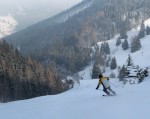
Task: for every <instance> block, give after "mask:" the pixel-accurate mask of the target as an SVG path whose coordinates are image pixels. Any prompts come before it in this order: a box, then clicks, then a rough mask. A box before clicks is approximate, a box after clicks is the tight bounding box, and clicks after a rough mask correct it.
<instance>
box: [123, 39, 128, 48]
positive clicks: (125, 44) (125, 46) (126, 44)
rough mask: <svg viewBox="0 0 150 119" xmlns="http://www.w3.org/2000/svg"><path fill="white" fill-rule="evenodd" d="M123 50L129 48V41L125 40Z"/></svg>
mask: <svg viewBox="0 0 150 119" xmlns="http://www.w3.org/2000/svg"><path fill="white" fill-rule="evenodd" d="M122 48H123V50H127V49H128V48H129V44H128V40H127V39H125V40H124V42H123V43H122Z"/></svg>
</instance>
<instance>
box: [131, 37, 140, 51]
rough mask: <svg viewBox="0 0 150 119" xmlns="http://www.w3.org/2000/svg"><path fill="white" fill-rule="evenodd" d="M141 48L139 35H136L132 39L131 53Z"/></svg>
mask: <svg viewBox="0 0 150 119" xmlns="http://www.w3.org/2000/svg"><path fill="white" fill-rule="evenodd" d="M140 48H141V42H140V40H139V39H138V37H134V38H133V39H132V41H131V53H133V52H136V51H138V50H140Z"/></svg>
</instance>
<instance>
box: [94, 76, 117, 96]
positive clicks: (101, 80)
mask: <svg viewBox="0 0 150 119" xmlns="http://www.w3.org/2000/svg"><path fill="white" fill-rule="evenodd" d="M100 84H102V85H103V91H104V92H105V93H106V94H107V95H112V94H113V95H116V93H115V91H113V90H112V89H111V88H110V83H109V78H108V77H104V76H103V75H102V74H100V75H99V82H98V84H97V87H96V90H97V89H98V88H99V86H100ZM107 89H108V90H109V91H110V92H111V93H112V94H111V93H110V92H109V91H108V90H107Z"/></svg>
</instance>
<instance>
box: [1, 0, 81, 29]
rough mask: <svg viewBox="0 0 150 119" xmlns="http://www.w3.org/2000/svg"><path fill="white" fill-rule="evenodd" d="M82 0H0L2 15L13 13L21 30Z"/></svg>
mask: <svg viewBox="0 0 150 119" xmlns="http://www.w3.org/2000/svg"><path fill="white" fill-rule="evenodd" d="M81 1H82V0H0V16H7V15H8V14H10V15H12V16H13V17H14V19H15V20H16V21H17V23H18V25H17V27H16V28H17V29H18V30H20V29H22V28H25V27H27V26H29V25H31V24H34V23H36V22H38V21H41V20H44V19H46V18H49V17H51V16H54V15H56V14H57V13H60V12H61V11H63V10H66V9H68V8H70V7H72V6H73V5H75V4H77V3H79V2H81Z"/></svg>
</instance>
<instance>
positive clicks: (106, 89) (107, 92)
mask: <svg viewBox="0 0 150 119" xmlns="http://www.w3.org/2000/svg"><path fill="white" fill-rule="evenodd" d="M108 90H109V91H110V92H111V93H112V94H114V95H115V94H116V93H115V91H113V90H112V89H111V88H110V86H109V87H108V88H104V89H103V91H104V92H105V93H106V94H107V95H110V94H111V93H110V92H109V91H108Z"/></svg>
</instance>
